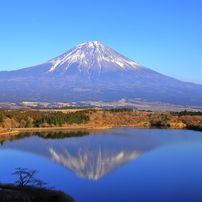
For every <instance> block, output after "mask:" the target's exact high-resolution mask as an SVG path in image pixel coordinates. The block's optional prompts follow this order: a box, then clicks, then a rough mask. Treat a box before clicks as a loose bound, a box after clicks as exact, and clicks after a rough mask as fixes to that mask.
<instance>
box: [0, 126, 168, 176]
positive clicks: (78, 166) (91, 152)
mask: <svg viewBox="0 0 202 202" xmlns="http://www.w3.org/2000/svg"><path fill="white" fill-rule="evenodd" d="M140 131H141V130H140ZM10 138H11V139H10V140H11V141H8V136H7V140H6V139H5V140H2V139H1V145H2V147H3V148H2V149H7V148H10V149H15V150H20V151H23V152H29V153H34V154H37V155H40V156H43V157H45V158H48V159H50V160H52V161H54V162H57V163H58V164H61V165H62V166H64V167H65V168H67V169H69V170H71V171H72V172H74V173H75V174H76V175H77V176H80V177H82V178H87V179H91V180H98V179H99V178H101V177H102V176H104V175H106V174H107V173H109V172H111V171H112V170H114V169H116V168H118V167H119V166H121V165H123V164H124V163H126V162H128V161H131V160H133V159H135V158H137V157H138V156H140V155H142V154H144V153H146V152H149V151H151V150H153V149H155V148H157V147H159V146H161V145H164V144H167V141H166V140H165V139H164V138H162V139H161V138H155V137H153V136H151V135H149V136H148V135H143V134H138V133H137V134H133V133H131V134H130V130H128V131H127V132H125V131H123V132H120V131H119V130H117V131H116V130H114V129H113V130H110V129H109V130H104V131H103V130H96V131H93V130H91V131H87V130H80V131H59V132H32V133H20V134H19V135H16V136H11V137H10Z"/></svg>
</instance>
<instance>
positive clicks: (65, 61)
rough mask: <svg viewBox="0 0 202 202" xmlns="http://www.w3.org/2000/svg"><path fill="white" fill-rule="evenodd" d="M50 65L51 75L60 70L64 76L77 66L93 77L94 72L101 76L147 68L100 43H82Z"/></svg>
mask: <svg viewBox="0 0 202 202" xmlns="http://www.w3.org/2000/svg"><path fill="white" fill-rule="evenodd" d="M48 63H52V66H51V68H50V69H49V70H48V72H49V73H50V72H52V73H53V72H54V71H58V70H59V69H60V71H62V73H63V74H64V73H65V72H67V71H70V69H72V68H71V67H72V66H73V65H75V64H76V65H77V67H75V68H77V69H78V70H79V72H81V73H82V74H83V75H86V76H91V74H92V72H94V73H95V72H97V75H98V76H99V75H100V74H101V73H102V72H108V71H109V70H110V71H117V70H122V71H130V70H134V69H137V68H145V67H143V66H141V65H139V64H138V63H135V62H133V61H132V60H130V59H128V58H126V57H124V56H123V55H121V54H119V53H117V52H116V51H114V50H113V49H111V48H109V47H107V46H105V45H103V44H102V43H100V42H98V41H92V42H84V43H81V44H79V45H77V46H75V47H74V48H72V49H71V50H69V51H68V52H66V53H64V54H62V55H61V56H59V57H56V58H54V59H52V60H50V61H48Z"/></svg>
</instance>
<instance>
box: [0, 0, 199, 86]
mask: <svg viewBox="0 0 202 202" xmlns="http://www.w3.org/2000/svg"><path fill="white" fill-rule="evenodd" d="M95 40H97V41H100V42H101V43H103V44H105V45H107V46H109V47H111V48H113V49H114V50H116V51H118V52H119V53H121V54H123V55H124V56H126V57H128V58H130V59H132V60H133V61H135V62H137V63H139V64H141V65H143V66H146V67H148V68H150V69H153V70H155V71H157V72H160V73H162V74H165V75H167V76H171V77H175V78H177V79H179V80H182V81H190V82H195V83H200V84H202V1H201V0H119V1H115V0H111V1H109V0H96V1H95V0H74V1H73V0H72V1H70V0H6V1H1V2H0V71H1V70H15V69H21V68H25V67H30V66H34V65H37V64H40V63H43V62H46V61H47V60H50V59H52V58H54V57H56V56H59V55H61V54H62V53H64V52H66V51H68V50H69V49H70V48H72V47H74V46H75V45H77V44H79V43H82V42H86V41H95Z"/></svg>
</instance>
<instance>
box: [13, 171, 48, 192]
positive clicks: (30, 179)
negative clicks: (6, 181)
mask: <svg viewBox="0 0 202 202" xmlns="http://www.w3.org/2000/svg"><path fill="white" fill-rule="evenodd" d="M38 172H39V171H38V170H29V169H28V168H16V171H15V172H14V173H12V174H13V175H17V176H18V179H17V180H16V181H15V184H17V185H19V186H34V187H38V188H46V187H45V185H46V184H47V183H46V182H44V181H42V180H40V179H37V178H36V177H35V175H36V174H37V173H38Z"/></svg>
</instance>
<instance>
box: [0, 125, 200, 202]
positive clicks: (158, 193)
mask: <svg viewBox="0 0 202 202" xmlns="http://www.w3.org/2000/svg"><path fill="white" fill-rule="evenodd" d="M0 162H1V163H0V164H1V167H0V182H3V183H5V182H14V181H15V180H16V176H14V175H12V174H11V173H13V172H14V171H15V168H18V167H22V168H29V169H37V170H39V171H40V172H39V173H38V174H37V175H36V177H37V178H39V179H41V180H43V181H45V182H48V186H50V187H51V186H55V188H56V189H59V190H62V191H65V192H66V193H68V194H70V195H71V196H72V197H73V198H74V199H75V201H76V202H115V201H117V202H119V201H120V202H122V201H123V202H126V201H138V202H145V201H152V202H153V201H154V202H155V201H159V202H162V201H164V202H165V201H172V202H174V201H184V202H185V201H194V202H197V201H202V132H197V131H190V130H177V129H151V128H134V127H117V128H113V129H106V130H89V131H88V130H80V131H76V130H75V131H62V132H61V131H58V132H41V133H39V132H32V133H20V134H19V135H17V136H12V138H11V139H9V140H5V141H1V145H0Z"/></svg>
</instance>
